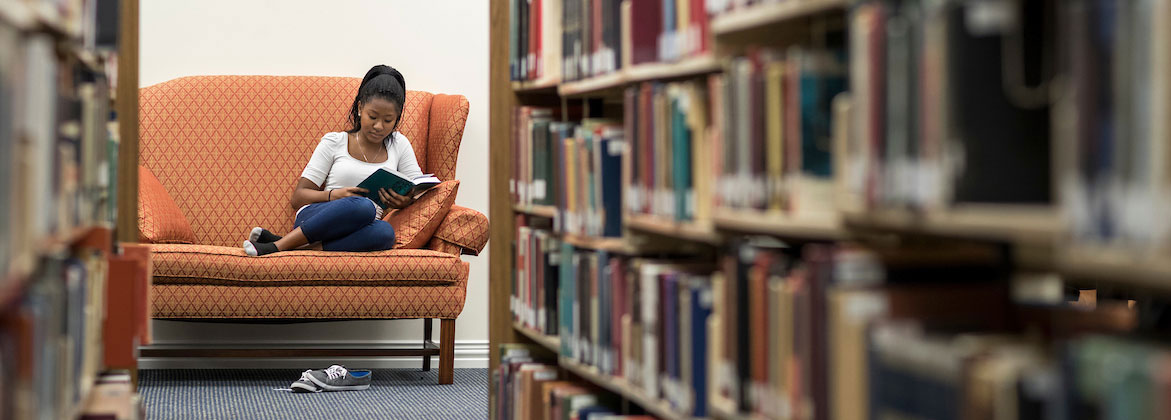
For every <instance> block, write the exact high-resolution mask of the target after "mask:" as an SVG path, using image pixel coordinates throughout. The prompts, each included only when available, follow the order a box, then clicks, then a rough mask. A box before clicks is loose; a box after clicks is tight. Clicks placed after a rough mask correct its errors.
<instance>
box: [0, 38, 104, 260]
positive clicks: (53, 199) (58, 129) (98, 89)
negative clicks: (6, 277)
mask: <svg viewBox="0 0 1171 420" xmlns="http://www.w3.org/2000/svg"><path fill="white" fill-rule="evenodd" d="M0 55H2V56H3V60H0V91H2V92H5V94H4V95H2V96H0V179H3V181H0V197H3V201H5V202H7V203H11V204H12V205H6V206H3V207H2V208H0V231H3V232H5V235H4V236H3V237H2V238H0V271H2V272H5V273H7V272H8V271H9V269H10V268H11V267H9V264H10V262H11V260H12V259H13V258H15V257H17V256H23V254H26V253H27V252H29V251H30V250H35V249H38V247H39V246H40V245H42V243H43V242H44V241H45V240H46V239H47V238H50V237H64V236H67V235H69V234H71V233H73V232H74V231H75V230H77V229H78V228H83V227H87V226H93V225H108V224H109V223H110V222H111V221H112V220H113V217H114V213H115V211H114V201H115V200H114V197H115V192H114V188H115V184H116V183H115V182H113V180H114V179H116V177H115V176H114V174H115V173H116V171H117V168H116V162H117V140H116V136H114V135H113V132H114V131H116V130H115V129H112V127H111V126H110V123H109V122H108V121H109V120H110V97H109V94H110V89H109V84H108V81H107V78H106V77H105V75H104V74H103V73H102V72H101V71H93V69H90V68H88V67H87V66H84V65H81V64H80V63H78V61H77V60H76V58H74V57H70V56H66V57H59V56H58V55H57V48H56V41H55V38H54V37H53V36H52V35H48V34H43V33H23V32H21V31H19V30H17V29H16V28H13V27H11V26H7V25H4V24H0ZM45 209H50V210H49V211H46V210H45Z"/></svg>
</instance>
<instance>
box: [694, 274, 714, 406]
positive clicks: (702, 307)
mask: <svg viewBox="0 0 1171 420" xmlns="http://www.w3.org/2000/svg"><path fill="white" fill-rule="evenodd" d="M711 314H712V289H711V286H709V285H707V284H704V283H700V282H697V283H695V284H693V286H692V288H691V344H690V345H691V387H692V391H693V392H694V394H693V395H692V399H691V400H692V401H693V402H694V403H695V406H694V407H695V411H693V412H692V414H691V415H692V417H701V418H702V417H707V416H708V413H707V389H708V377H707V341H708V329H707V320H708V317H709V316H711Z"/></svg>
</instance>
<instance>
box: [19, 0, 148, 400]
mask: <svg viewBox="0 0 1171 420" xmlns="http://www.w3.org/2000/svg"><path fill="white" fill-rule="evenodd" d="M118 16H119V9H118V5H117V3H116V2H102V4H100V5H98V4H89V5H85V4H82V2H71V3H68V4H65V3H60V2H50V1H3V2H0V92H3V93H4V94H3V95H0V179H3V180H4V181H3V182H0V201H2V202H4V203H5V204H4V205H3V206H0V370H3V371H4V372H6V373H7V377H6V380H5V385H4V386H3V387H0V417H2V418H20V419H25V418H27V419H58V418H79V417H81V416H83V415H94V414H106V413H108V412H110V411H108V410H107V409H106V408H110V407H113V406H111V405H110V404H111V401H112V400H111V396H113V395H115V394H116V392H115V391H116V390H124V391H126V392H123V393H121V394H118V395H120V396H119V397H117V398H122V397H125V398H124V401H122V403H118V404H115V405H114V406H117V407H119V408H118V412H119V413H126V414H127V415H126V416H124V417H121V418H136V417H135V416H133V414H137V413H140V411H141V410H140V408H141V403H140V402H139V401H138V397H137V394H135V393H134V391H133V385H132V384H130V381H120V380H118V379H117V378H116V376H118V375H116V372H115V371H114V369H121V368H125V367H126V366H116V365H113V364H111V363H108V361H109V359H110V357H111V356H112V355H117V354H118V353H117V352H116V351H114V349H113V348H112V347H111V344H112V343H116V342H124V343H125V344H127V345H133V344H135V343H136V342H137V340H140V339H147V338H148V337H145V336H141V334H139V335H135V336H134V337H127V338H125V339H124V340H121V341H119V340H118V338H116V336H117V333H118V332H119V331H123V330H129V329H133V330H134V331H136V332H138V331H142V330H141V329H140V328H139V324H135V325H134V327H133V328H130V326H129V325H128V324H111V323H110V322H109V317H108V316H107V315H109V314H110V313H111V312H118V311H110V310H109V309H108V308H110V299H111V296H118V295H121V294H125V293H127V292H133V290H132V289H126V288H122V287H120V285H121V284H123V282H124V281H125V280H126V279H125V278H124V276H123V275H121V274H122V273H129V274H133V275H135V276H137V275H141V277H135V279H136V280H145V279H147V278H148V272H147V271H146V269H147V267H146V266H145V265H140V264H138V263H137V261H139V259H133V260H132V261H135V264H134V267H135V268H136V269H135V270H131V271H129V272H126V271H119V267H120V266H121V265H122V262H121V261H122V260H124V259H125V258H126V257H125V256H124V255H123V253H122V250H121V249H120V248H121V247H119V246H118V245H117V244H116V243H115V240H114V226H115V223H116V221H117V216H116V214H117V211H116V210H117V209H116V206H115V203H114V201H115V197H116V190H117V184H116V182H115V181H114V180H116V179H117V174H118V171H119V169H118V167H117V164H116V162H117V157H118V150H119V141H118V135H117V134H116V129H117V128H116V127H117V126H116V121H117V116H115V115H114V114H113V113H112V112H111V99H110V94H111V91H112V90H111V86H112V80H113V79H115V78H116V74H113V73H110V72H108V71H107V70H106V69H107V68H109V67H110V65H112V63H110V61H112V60H116V59H117V51H116V48H117V39H118V37H119V33H120V30H121V29H120V27H119V25H118ZM108 64H109V65H108ZM139 268H141V270H139ZM140 284H141V282H140ZM132 295H133V294H132ZM143 301H145V294H144V295H143ZM127 302H128V303H129V302H132V300H129V301H127ZM140 306H141V305H140ZM124 308H125V307H119V309H120V310H123V309H124ZM142 309H143V310H142V311H134V312H133V313H134V314H135V315H136V317H132V318H128V319H131V320H134V321H141V320H144V319H146V317H147V316H148V314H146V313H145V309H146V308H145V307H142ZM124 312H125V311H124ZM130 355H131V356H133V354H130ZM127 378H128V377H127ZM115 388H116V389H115ZM102 404H105V405H104V406H103V407H106V408H101V407H98V405H102Z"/></svg>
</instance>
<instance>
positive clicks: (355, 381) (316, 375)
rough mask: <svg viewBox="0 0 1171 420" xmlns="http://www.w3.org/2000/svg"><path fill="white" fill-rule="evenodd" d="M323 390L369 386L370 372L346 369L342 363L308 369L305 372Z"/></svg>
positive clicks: (358, 388) (345, 389)
mask: <svg viewBox="0 0 1171 420" xmlns="http://www.w3.org/2000/svg"><path fill="white" fill-rule="evenodd" d="M305 376H308V377H309V380H310V381H313V383H314V384H316V385H317V386H318V387H319V388H321V390H323V391H361V390H363V389H367V388H370V379H371V376H373V375H371V373H370V371H369V370H346V368H345V367H344V366H342V365H333V366H330V367H329V368H328V369H325V370H310V371H306V372H305Z"/></svg>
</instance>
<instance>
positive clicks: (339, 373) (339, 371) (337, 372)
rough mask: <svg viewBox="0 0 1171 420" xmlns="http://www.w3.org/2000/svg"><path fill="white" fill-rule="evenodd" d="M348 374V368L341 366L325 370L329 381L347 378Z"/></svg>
mask: <svg viewBox="0 0 1171 420" xmlns="http://www.w3.org/2000/svg"><path fill="white" fill-rule="evenodd" d="M346 373H347V371H346V368H345V367H342V366H341V365H333V366H330V367H329V369H326V370H325V375H326V376H328V377H329V379H337V378H340V377H343V376H346Z"/></svg>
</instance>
